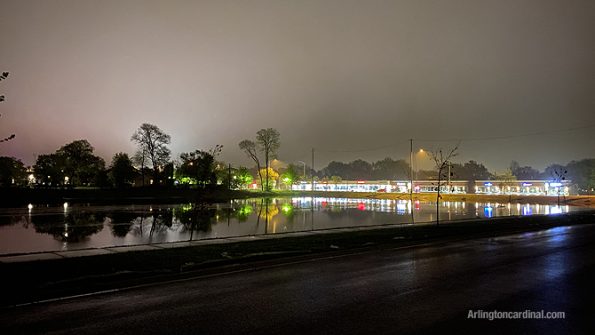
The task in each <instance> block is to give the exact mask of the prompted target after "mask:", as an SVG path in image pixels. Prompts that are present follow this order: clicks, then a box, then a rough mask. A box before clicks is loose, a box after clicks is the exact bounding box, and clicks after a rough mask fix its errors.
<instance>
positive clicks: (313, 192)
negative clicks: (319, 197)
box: [312, 148, 314, 201]
mask: <svg viewBox="0 0 595 335" xmlns="http://www.w3.org/2000/svg"><path fill="white" fill-rule="evenodd" d="M312 193H314V148H312ZM312 201H314V200H312Z"/></svg>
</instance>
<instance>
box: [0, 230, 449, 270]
mask: <svg viewBox="0 0 595 335" xmlns="http://www.w3.org/2000/svg"><path fill="white" fill-rule="evenodd" d="M451 222H455V221H451ZM457 222H459V221H457ZM430 224H435V223H434V222H420V223H415V226H424V225H430ZM411 225H412V224H410V223H405V224H403V223H400V224H387V225H382V226H368V227H349V228H333V229H325V230H311V231H301V232H290V233H276V234H267V235H248V236H237V237H225V238H212V239H204V240H195V241H179V242H166V243H155V244H135V245H126V246H111V247H103V248H89V249H78V250H67V251H45V252H34V253H24V254H10V255H0V263H21V262H34V261H45V260H53V259H61V258H74V257H87V256H97V255H106V254H119V253H125V252H133V251H148V250H163V249H172V248H184V247H195V246H203V245H213V244H227V243H236V242H248V241H256V240H269V239H278V238H284V237H300V236H313V235H323V234H331V233H343V232H356V231H362V230H376V229H390V228H398V227H408V226H411Z"/></svg>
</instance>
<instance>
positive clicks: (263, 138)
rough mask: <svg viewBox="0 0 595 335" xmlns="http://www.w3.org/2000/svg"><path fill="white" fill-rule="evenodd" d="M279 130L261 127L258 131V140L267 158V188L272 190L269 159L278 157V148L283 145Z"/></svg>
mask: <svg viewBox="0 0 595 335" xmlns="http://www.w3.org/2000/svg"><path fill="white" fill-rule="evenodd" d="M279 138H280V135H279V132H278V131H277V130H276V129H274V128H266V129H261V130H259V131H258V132H256V142H257V143H258V145H259V146H260V151H261V152H262V153H264V160H265V173H266V178H265V183H266V186H265V190H266V191H270V185H269V175H268V173H269V164H270V162H269V159H274V158H277V150H279V147H280V146H281V142H280V139H279Z"/></svg>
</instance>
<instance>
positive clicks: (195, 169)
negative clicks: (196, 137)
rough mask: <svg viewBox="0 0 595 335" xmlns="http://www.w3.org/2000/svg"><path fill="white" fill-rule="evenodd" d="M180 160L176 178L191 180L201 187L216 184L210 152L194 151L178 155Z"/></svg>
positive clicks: (213, 160) (213, 159) (212, 157)
mask: <svg viewBox="0 0 595 335" xmlns="http://www.w3.org/2000/svg"><path fill="white" fill-rule="evenodd" d="M180 159H181V160H182V163H181V165H180V166H179V167H178V170H177V174H178V176H180V177H188V178H192V179H194V180H195V181H196V183H197V184H199V185H202V186H203V187H205V186H206V185H209V184H215V183H216V182H217V177H216V171H215V157H214V156H213V154H211V152H207V151H202V150H195V151H193V152H187V153H182V154H180Z"/></svg>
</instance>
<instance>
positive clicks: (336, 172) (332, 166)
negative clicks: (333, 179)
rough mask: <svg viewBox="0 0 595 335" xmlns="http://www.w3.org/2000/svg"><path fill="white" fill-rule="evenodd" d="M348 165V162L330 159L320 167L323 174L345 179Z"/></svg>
mask: <svg viewBox="0 0 595 335" xmlns="http://www.w3.org/2000/svg"><path fill="white" fill-rule="evenodd" d="M349 170H350V167H349V164H345V163H343V162H337V161H332V162H330V163H328V165H327V166H326V167H325V168H324V169H322V171H321V172H322V175H323V176H338V177H341V178H344V179H347V178H348V177H347V176H348V175H349V174H350V172H349Z"/></svg>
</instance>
